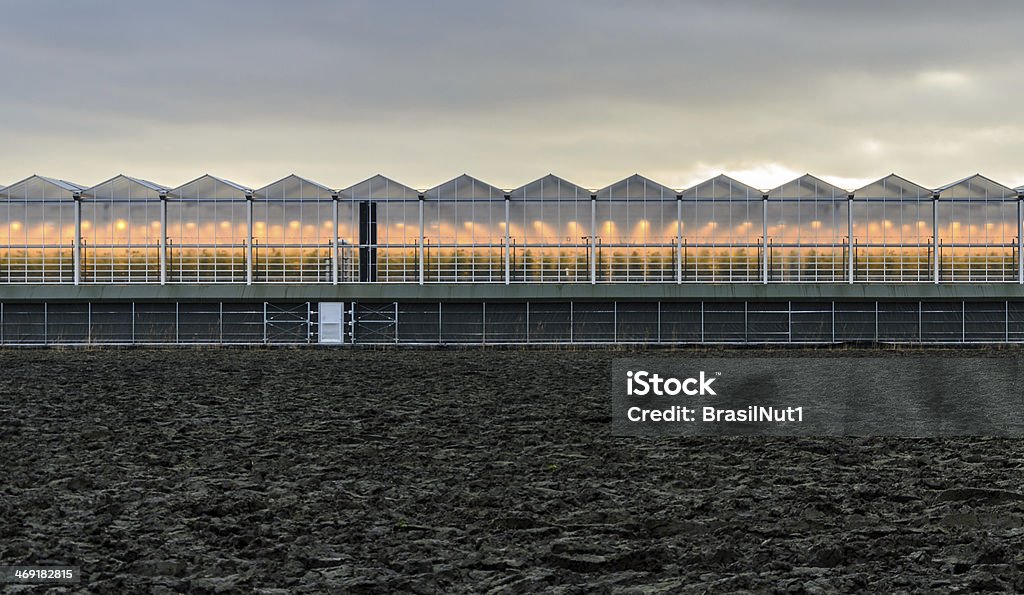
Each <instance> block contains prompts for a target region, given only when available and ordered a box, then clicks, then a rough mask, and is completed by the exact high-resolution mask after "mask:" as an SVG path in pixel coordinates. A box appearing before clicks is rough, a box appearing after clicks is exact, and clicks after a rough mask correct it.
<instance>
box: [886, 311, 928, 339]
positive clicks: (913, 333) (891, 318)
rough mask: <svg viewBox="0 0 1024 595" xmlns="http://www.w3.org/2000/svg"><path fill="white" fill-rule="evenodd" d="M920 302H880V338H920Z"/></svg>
mask: <svg viewBox="0 0 1024 595" xmlns="http://www.w3.org/2000/svg"><path fill="white" fill-rule="evenodd" d="M918 316H919V310H918V302H879V303H878V340H879V341H911V342H915V341H918V340H919V339H920V336H921V327H920V324H919V320H918Z"/></svg>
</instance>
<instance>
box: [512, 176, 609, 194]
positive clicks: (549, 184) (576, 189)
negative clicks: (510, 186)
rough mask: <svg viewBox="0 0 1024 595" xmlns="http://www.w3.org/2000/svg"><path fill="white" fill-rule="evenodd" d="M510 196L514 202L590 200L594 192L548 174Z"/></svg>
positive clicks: (521, 187) (514, 191)
mask: <svg viewBox="0 0 1024 595" xmlns="http://www.w3.org/2000/svg"><path fill="white" fill-rule="evenodd" d="M510 194H511V198H512V200H570V199H571V200H581V199H589V198H590V195H591V194H592V192H591V191H590V190H588V189H586V188H584V187H583V186H578V185H576V184H573V183H572V182H569V181H567V180H564V179H562V178H559V177H558V176H556V175H554V174H548V175H546V176H544V177H543V178H538V179H536V180H534V181H532V182H530V183H528V184H524V185H522V186H520V187H519V188H516V189H515V190H513V191H512V192H511V193H510Z"/></svg>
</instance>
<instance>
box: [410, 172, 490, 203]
mask: <svg viewBox="0 0 1024 595" xmlns="http://www.w3.org/2000/svg"><path fill="white" fill-rule="evenodd" d="M505 194H506V192H505V191H504V190H502V189H501V188H498V187H496V186H491V185H490V184H488V183H487V182H481V181H480V180H478V179H476V178H474V177H472V176H468V175H466V174H462V175H461V176H459V177H457V178H454V179H451V180H448V181H447V182H444V183H443V184H440V185H437V186H434V187H433V188H431V189H430V190H427V191H426V192H424V193H423V196H424V197H425V198H426V199H427V200H504V199H505Z"/></svg>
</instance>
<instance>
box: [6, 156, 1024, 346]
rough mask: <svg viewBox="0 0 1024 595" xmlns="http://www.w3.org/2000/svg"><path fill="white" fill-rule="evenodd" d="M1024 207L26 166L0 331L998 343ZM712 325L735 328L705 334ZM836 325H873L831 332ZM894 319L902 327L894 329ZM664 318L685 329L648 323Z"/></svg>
mask: <svg viewBox="0 0 1024 595" xmlns="http://www.w3.org/2000/svg"><path fill="white" fill-rule="evenodd" d="M1022 196H1024V188H1017V189H1013V188H1010V187H1008V186H1004V185H1002V184H1000V183H998V182H996V181H993V180H991V179H989V178H986V177H984V176H982V175H973V176H970V177H968V178H965V179H962V180H959V181H956V182H952V183H949V184H946V185H944V186H941V187H938V188H927V187H924V186H921V185H919V184H916V183H914V182H912V181H909V180H907V179H904V178H902V177H900V176H898V175H895V174H892V175H888V176H885V177H883V178H881V179H879V180H877V181H875V182H872V183H870V184H868V185H866V186H864V187H862V188H858V189H854V190H848V189H843V188H840V187H837V186H836V185H834V184H831V183H829V182H827V181H824V180H822V179H820V178H817V177H815V176H812V175H810V174H807V175H803V176H800V177H798V178H796V179H794V180H791V181H789V182H786V183H784V184H782V185H780V186H778V187H777V188H773V189H768V190H761V189H757V188H754V187H752V186H749V185H747V184H744V183H743V182H741V181H738V180H734V179H732V178H730V177H728V176H725V175H720V176H717V177H714V178H712V179H709V180H706V181H703V182H700V183H698V184H695V185H693V186H691V187H688V188H681V189H676V188H670V187H668V186H665V185H663V184H661V183H659V182H657V181H654V180H651V179H648V178H646V177H643V176H641V175H633V176H630V177H628V178H625V179H623V180H620V181H618V182H615V183H612V184H610V185H608V186H605V187H603V188H599V189H592V188H587V187H583V186H580V185H577V184H575V183H573V182H570V181H567V180H565V179H562V178H559V177H557V176H555V175H547V176H544V177H542V178H540V179H537V180H534V181H532V182H529V183H526V184H524V185H522V186H519V187H518V188H515V189H502V188H499V187H496V186H493V185H491V184H489V183H487V182H485V181H481V180H479V179H476V178H473V177H471V176H469V175H460V176H458V177H456V178H454V179H451V180H448V181H446V182H443V183H441V184H438V185H436V186H434V187H432V188H427V189H416V188H413V187H410V186H406V185H404V184H402V183H400V182H396V181H394V180H391V179H388V178H386V177H384V176H381V175H377V176H374V177H371V178H369V179H367V180H364V181H362V182H359V183H356V184H354V185H351V186H347V187H344V188H340V189H338V188H336V187H333V186H328V185H324V184H321V183H318V182H314V181H311V180H308V179H305V178H302V177H299V176H297V175H290V176H287V177H285V178H283V179H281V180H277V181H275V182H272V183H270V184H267V185H265V186H262V187H259V188H257V189H253V188H251V187H249V186H247V185H244V184H240V183H237V182H233V181H229V180H226V179H223V178H218V177H215V176H212V175H203V176H200V177H198V178H196V179H194V180H191V181H189V182H186V183H184V184H182V185H179V186H176V187H173V186H167V185H162V184H158V183H154V182H150V181H147V180H143V179H139V178H134V177H129V176H126V175H118V176H115V177H113V178H110V179H108V180H106V181H104V182H101V183H99V184H96V185H94V186H84V185H80V184H75V183H72V182H68V181H65V180H60V179H55V178H47V177H42V176H31V177H29V178H26V179H24V180H21V181H19V182H15V183H13V184H10V185H9V186H6V187H3V186H0V343H4V344H51V343H53V344H63V343H69V344H74V343H79V342H85V343H94V342H99V343H102V342H122V341H123V342H126V343H139V342H141V343H175V344H176V343H194V342H200V343H202V342H212V343H230V342H242V343H274V342H285V343H305V342H324V343H352V342H356V343H358V342H363V343H373V342H375V340H376V339H379V340H380V342H385V343H388V342H390V343H410V342H412V343H415V342H425V343H448V342H453V343H459V342H470V343H484V342H488V338H489V341H490V342H494V343H505V342H508V343H520V342H531V343H534V342H546V341H549V340H550V341H552V342H556V343H561V342H571V343H578V342H594V341H596V342H612V343H616V342H640V343H659V342H669V343H672V342H677V341H679V342H688V341H694V342H720V341H726V342H731V341H737V342H754V341H783V340H784V341H785V342H793V341H796V342H800V341H810V340H813V341H823V342H842V341H852V340H867V341H920V342H928V341H936V340H939V338H943V340H951V341H960V342H969V341H971V340H977V341H995V342H1014V341H1015V340H1016V339H1015V337H1018V335H1017V332H1018V331H1017V330H1015V329H1016V327H1015V326H1014V325H1015V324H1016V323H1017V322H1016V321H1017V319H1016V316H1017V314H1016V312H1017V307H1018V302H1020V301H1024V287H1022V285H1024V262H1022V259H1021V241H1022V239H1021V238H1022V234H1021V228H1022V223H1024V220H1022V208H1021V207H1022V202H1021V200H1022ZM894 304H902V305H901V306H899V307H898V308H897V310H895V311H898V312H903V313H904V314H900V315H899V316H896V315H891V312H890V309H891V308H895V307H897V306H896V305H894ZM128 306H131V309H130V310H129V309H126V308H128ZM997 306H998V307H997ZM900 308H902V309H900ZM183 312H184V314H183ZM680 312H687V313H689V314H686V315H685V316H684V315H683V314H680ZM693 312H701V313H702V314H701V316H700V317H699V319H694V318H693ZM824 312H827V313H828V316H827V318H828V320H827V322H828V324H827V325H825V321H824V319H821V316H824V314H822V313H824ZM858 312H859V313H860V314H856V313H858ZM972 312H973V314H972ZM325 313H329V316H326V317H325ZM814 313H817V314H814ZM851 313H853V314H851ZM172 314H173V315H172ZM868 314H870V315H871V316H868ZM687 316H689V317H690V318H687ZM730 316H731V317H732V318H730V319H729V320H731V321H732V322H730V324H736V325H739V326H738V327H737V328H741V329H743V330H742V332H740V331H738V330H735V329H734V331H730V332H728V333H724V334H723V333H720V332H718V331H715V330H714V328H713V327H711V326H708V325H714V324H716V323H715V320H717V319H723V320H724V318H722V317H725V318H729V317H730ZM851 316H853V317H854V318H857V317H858V316H860V318H864V319H865V320H866V319H867V318H871V320H872V321H874V320H875V319H876V318H877V324H876V323H875V322H872V324H871V332H867V331H866V330H864V329H865V328H867V327H863V328H862V327H857V328H858V329H859V330H857V331H856V332H855V333H854V332H852V331H851V332H848V330H844V329H848V328H853V327H848V325H847V326H844V325H846V324H847V323H846V322H845V321H846V320H847V319H848V318H849V317H851ZM892 316H896V318H898V319H899V320H901V321H902V322H900V323H899V324H900V325H904V326H905V325H906V324H909V323H910V322H913V323H914V325H915V326H914V328H915V329H916V330H913V331H911V330H906V329H903V330H900V331H899V332H895V331H893V332H890V331H891V330H892V329H891V324H896V323H894V322H892V320H895V319H893V318H892ZM901 316H902V317H907V320H903V319H902V318H900V317H901ZM972 316H974V317H975V318H972ZM679 317H682V318H679ZM716 317H717V318H716ZM773 317H774V318H773ZM979 317H980V318H979ZM328 318H329V320H328ZM683 318H686V319H687V320H689V322H688V323H687V324H698V323H699V324H698V326H699V327H700V329H702V330H701V331H700V332H698V331H694V330H693V329H692V328H691V330H690V331H688V332H687V333H688V334H687V333H683V334H679V333H677V332H676V331H673V330H671V328H668V327H663V326H662V325H665V324H668V325H672V324H683V323H682V322H679V321H680V320H682V319H683ZM783 318H784V319H785V325H784V326H785V329H782V327H779V328H775V330H773V331H770V332H769V331H765V332H761V331H760V330H758V329H764V328H769V327H772V325H774V324H776V323H779V324H781V322H780V321H781V320H782V319H783ZM768 319H771V320H774V321H775V322H772V323H771V324H769V323H768V322H766V321H767V320H768ZM809 319H814V320H817V321H818V322H815V323H814V324H815V325H817V326H815V327H814V328H815V329H816V330H813V332H812V331H807V328H809V327H807V324H810V323H807V322H806V321H807V320H809ZM911 319H912V320H911ZM933 319H948V321H947V323H948V324H950V325H954V326H955V325H956V324H957V323H956V321H959V324H960V327H961V328H960V329H959V334H957V333H956V332H954V331H955V330H956V329H953V330H949V329H946V330H948V332H946V330H943V329H942V328H938V330H936V329H937V327H935V325H936V324H938V323H936V322H935V321H934V320H933ZM975 319H977V320H975ZM673 320H676V321H677V322H672V321H673ZM694 320H697V322H694ZM858 320H859V319H858ZM972 320H974V321H975V322H977V324H982V322H978V321H987V322H985V324H990V325H994V326H991V328H988V327H986V329H987V330H978V329H975V330H974V331H972V330H971V328H973V327H971V324H974V323H972V322H971V321H972ZM204 321H205V322H204ZM243 321H247V322H243ZM644 321H646V322H644ZM908 321H909V322H908ZM129 322H131V324H129ZM403 323H404V324H403ZM212 324H216V326H217V329H218V332H217V333H213V332H212V331H210V329H209V328H208V325H212ZM850 324H853V323H850ZM857 324H861V323H859V322H858V323H857ZM864 324H867V323H866V322H865V323H864ZM944 324H946V323H944ZM76 325H77V327H76ZM97 325H98V326H97ZM125 325H128V326H125ZM161 325H162V326H161ZM189 325H193V326H195V325H199V326H200V327H202V328H203V329H205V330H203V331H202V332H199V331H195V329H192V328H191V327H190V326H189ZM238 325H242V326H238ZM538 325H540V326H538ZM623 325H625V326H623ZM638 325H639V326H638ZM645 325H646V326H645ZM766 325H767V326H766ZM822 325H825V326H827V327H828V328H829V329H831V330H828V331H826V330H825V326H822ZM940 326H941V325H940ZM996 326H998V327H999V328H996ZM72 327H76V328H78V330H77V331H74V332H71V331H68V329H69V328H72ZM108 327H109V328H114V327H118V328H119V329H120V330H118V331H117V332H116V333H114V332H113V331H109V329H108ZM129 327H130V328H131V329H133V330H132V332H128V331H127V330H125V329H126V328H129ZM171 327H173V328H174V329H175V331H174V333H170V331H169V330H167V329H169V328H171ZM222 327H223V328H222ZM154 328H162V329H164V330H163V331H160V332H157V331H154V330H153V329H154ZM638 328H644V329H647V330H645V331H643V332H640V331H638V330H636V329H638ZM688 328H689V327H688ZM772 328H774V327H772ZM901 328H902V327H901ZM979 328H980V327H979ZM40 329H42V330H40ZM82 329H86V330H82ZM105 329H108V330H105ZM147 329H149V330H147ZM190 329H191V330H190ZM281 329H286V330H285V331H281ZM417 329H419V330H417ZM530 329H532V331H531V330H530ZM557 329H562V330H557ZM567 329H568V330H567ZM328 330H330V333H328V332H327V331H328ZM279 331H280V332H279ZM435 331H436V332H435ZM563 331H565V332H563ZM805 331H806V332H805ZM111 333H112V334H111ZM331 333H334V335H336V336H334V338H333V339H330V338H329V337H327V335H329V334H331ZM83 337H84V338H83ZM111 337H114V338H115V339H117V340H114V339H111ZM126 337H127V338H126ZM681 337H682V338H681ZM957 337H959V339H958V338H957ZM503 338H504V339H503Z"/></svg>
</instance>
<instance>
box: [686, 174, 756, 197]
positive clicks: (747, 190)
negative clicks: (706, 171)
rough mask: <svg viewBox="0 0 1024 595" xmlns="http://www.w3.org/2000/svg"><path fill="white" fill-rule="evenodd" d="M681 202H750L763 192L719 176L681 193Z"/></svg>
mask: <svg viewBox="0 0 1024 595" xmlns="http://www.w3.org/2000/svg"><path fill="white" fill-rule="evenodd" d="M682 195H683V200H687V199H689V200H751V199H755V198H758V199H759V198H761V197H762V196H763V195H764V192H762V191H761V190H758V189H757V188H754V187H753V186H748V185H746V184H744V183H743V182H739V181H737V180H734V179H732V178H730V177H729V176H727V175H725V174H721V175H718V176H715V177H713V178H711V179H710V180H704V181H703V182H701V183H700V184H697V185H696V186H693V187H691V188H687V189H686V190H684V191H683V192H682Z"/></svg>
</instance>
